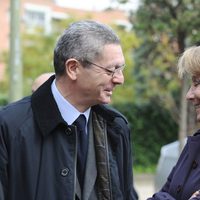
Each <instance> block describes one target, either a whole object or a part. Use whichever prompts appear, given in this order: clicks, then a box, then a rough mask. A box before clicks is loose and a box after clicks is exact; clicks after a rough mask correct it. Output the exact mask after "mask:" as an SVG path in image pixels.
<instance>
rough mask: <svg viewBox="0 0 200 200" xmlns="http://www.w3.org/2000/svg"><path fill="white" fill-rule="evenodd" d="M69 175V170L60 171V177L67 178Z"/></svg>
mask: <svg viewBox="0 0 200 200" xmlns="http://www.w3.org/2000/svg"><path fill="white" fill-rule="evenodd" d="M68 173H69V168H64V169H62V170H61V173H60V174H61V176H63V177H65V176H67V174H68Z"/></svg>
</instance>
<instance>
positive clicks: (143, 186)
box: [0, 0, 200, 199]
mask: <svg viewBox="0 0 200 200" xmlns="http://www.w3.org/2000/svg"><path fill="white" fill-rule="evenodd" d="M199 10H200V2H199V0H101V1H98V2H97V1H94V0H84V1H81V0H73V1H70V0H10V1H9V0H2V1H0V15H1V16H0V24H1V33H0V106H3V105H6V104H8V103H10V102H13V101H16V100H18V99H20V98H22V97H23V96H26V95H30V94H31V85H32V83H33V80H34V79H35V78H36V77H37V76H38V75H40V74H41V73H45V72H52V71H53V64H52V60H53V59H52V55H53V49H54V45H55V43H56V40H57V37H58V35H59V34H60V33H61V32H62V31H63V30H64V29H65V28H66V27H67V26H68V24H69V23H71V22H73V21H76V20H80V19H93V20H97V21H100V22H103V23H106V24H108V25H110V26H112V27H113V29H114V30H115V31H116V32H117V34H118V35H119V37H120V38H121V43H122V47H123V51H124V55H125V59H126V69H125V71H124V75H125V84H124V85H123V86H122V87H119V88H117V89H116V92H115V93H114V96H113V102H112V106H114V107H115V108H117V109H118V110H120V111H121V112H122V113H123V114H124V115H125V116H126V117H127V118H128V120H129V122H130V129H131V140H132V143H133V157H134V168H133V170H134V173H135V184H136V188H137V190H138V192H139V195H140V199H145V198H146V197H148V196H151V195H152V194H153V192H154V191H157V190H159V189H160V187H161V186H162V184H163V183H164V182H165V180H166V177H167V175H168V173H169V171H170V170H171V168H172V166H173V165H174V164H175V163H176V160H177V157H178V156H179V154H180V152H181V150H182V148H183V146H184V143H185V138H186V137H187V136H188V135H192V134H193V132H194V131H195V130H196V129H197V128H198V125H197V124H196V121H195V114H194V111H193V108H192V107H191V106H190V105H188V104H187V102H186V101H185V94H186V92H187V89H188V86H189V82H190V80H188V79H187V77H184V78H183V79H182V80H180V79H179V78H178V76H177V68H176V65H177V59H178V58H179V56H180V55H181V53H182V52H183V51H184V50H185V49H186V48H187V47H190V46H193V45H199V44H200V34H199V29H200V20H199V19H200V12H199Z"/></svg>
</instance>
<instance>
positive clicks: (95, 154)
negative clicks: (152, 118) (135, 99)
mask: <svg viewBox="0 0 200 200" xmlns="http://www.w3.org/2000/svg"><path fill="white" fill-rule="evenodd" d="M124 62H125V61H124V56H123V53H122V49H121V46H120V41H119V39H118V37H117V36H116V34H115V33H114V32H113V30H112V29H110V27H108V26H105V25H103V24H101V23H97V22H94V21H80V22H76V23H73V24H71V25H70V26H69V27H68V28H67V29H66V30H65V31H64V33H63V34H62V35H61V36H60V38H59V40H58V42H57V44H56V47H55V49H54V69H55V76H54V75H53V76H52V77H51V78H50V79H49V80H47V82H45V83H44V84H43V85H42V86H41V87H40V88H39V89H37V90H36V91H35V92H34V93H33V95H32V96H30V97H26V98H24V99H22V100H20V101H18V102H15V103H12V104H10V105H8V106H6V107H5V108H3V109H2V110H1V111H0V193H1V194H0V197H1V198H2V199H3V200H75V199H81V200H97V199H99V200H104V199H105V200H135V199H137V193H136V192H135V190H134V187H133V174H132V156H131V143H130V132H129V128H128V122H127V120H126V119H125V117H124V116H122V115H121V114H120V113H119V112H117V111H115V110H114V109H111V108H109V107H108V106H105V104H108V103H110V101H111V96H112V93H113V90H114V88H115V86H117V85H121V84H123V82H124V76H123V69H124ZM81 127H83V128H81ZM83 147H84V148H83Z"/></svg>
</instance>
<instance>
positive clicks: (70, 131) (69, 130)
mask: <svg viewBox="0 0 200 200" xmlns="http://www.w3.org/2000/svg"><path fill="white" fill-rule="evenodd" d="M65 133H66V134H67V135H70V134H71V133H72V129H71V128H70V127H69V126H68V127H67V128H66V130H65Z"/></svg>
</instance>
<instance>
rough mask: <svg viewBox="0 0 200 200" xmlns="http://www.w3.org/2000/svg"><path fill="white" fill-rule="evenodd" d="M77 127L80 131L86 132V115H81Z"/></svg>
mask: <svg viewBox="0 0 200 200" xmlns="http://www.w3.org/2000/svg"><path fill="white" fill-rule="evenodd" d="M75 125H76V126H77V127H78V129H79V130H80V131H85V126H86V118H85V115H83V114H80V115H79V117H78V118H77V119H76V121H75Z"/></svg>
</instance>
